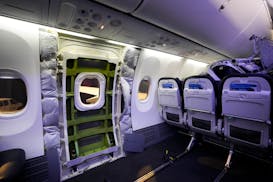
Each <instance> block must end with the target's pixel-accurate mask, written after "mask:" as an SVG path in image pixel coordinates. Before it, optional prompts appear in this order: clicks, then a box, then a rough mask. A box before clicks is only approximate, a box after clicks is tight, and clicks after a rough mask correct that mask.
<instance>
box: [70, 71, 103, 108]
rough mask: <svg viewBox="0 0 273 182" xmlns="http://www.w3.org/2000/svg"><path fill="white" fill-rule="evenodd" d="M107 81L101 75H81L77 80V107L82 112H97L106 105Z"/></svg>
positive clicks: (75, 88) (75, 86)
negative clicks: (96, 110)
mask: <svg viewBox="0 0 273 182" xmlns="http://www.w3.org/2000/svg"><path fill="white" fill-rule="evenodd" d="M105 86H106V79H105V76H104V75H103V74H101V73H87V72H86V73H80V74H79V75H78V76H77V77H76V79H75V85H74V92H75V97H74V100H75V106H76V108H77V109H78V110H80V111H87V110H95V109H100V108H101V107H103V105H104V103H105Z"/></svg>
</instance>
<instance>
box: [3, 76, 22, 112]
mask: <svg viewBox="0 0 273 182" xmlns="http://www.w3.org/2000/svg"><path fill="white" fill-rule="evenodd" d="M0 88H1V89H0V114H14V113H17V112H19V111H21V110H22V109H24V108H25V106H26V103H27V91H26V85H25V83H24V81H23V80H22V79H20V78H17V77H16V76H14V77H13V76H12V75H8V76H5V75H0Z"/></svg>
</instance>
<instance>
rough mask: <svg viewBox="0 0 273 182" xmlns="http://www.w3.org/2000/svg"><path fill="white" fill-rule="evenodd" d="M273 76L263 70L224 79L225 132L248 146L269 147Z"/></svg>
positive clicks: (234, 140) (227, 136)
mask: <svg viewBox="0 0 273 182" xmlns="http://www.w3.org/2000/svg"><path fill="white" fill-rule="evenodd" d="M272 84H273V81H272V78H271V77H270V76H268V75H264V74H237V75H230V76H228V77H226V78H225V79H224V80H223V90H222V109H223V111H222V114H223V117H224V135H225V137H226V138H228V139H229V140H231V141H233V142H236V143H239V144H243V145H248V146H255V147H261V148H266V147H268V146H269V145H270V143H271V142H270V140H271V139H272V138H271V135H272V126H271V121H272V112H271V107H272Z"/></svg>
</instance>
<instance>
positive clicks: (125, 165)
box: [67, 134, 273, 182]
mask: <svg viewBox="0 0 273 182" xmlns="http://www.w3.org/2000/svg"><path fill="white" fill-rule="evenodd" d="M189 140H190V137H188V136H185V135H182V134H176V135H174V136H172V137H169V138H167V139H166V140H164V141H162V142H161V143H158V144H155V145H153V146H151V147H149V148H147V149H145V151H144V152H142V153H129V154H128V155H127V157H126V158H122V159H119V160H117V161H114V162H112V163H107V164H104V165H102V166H99V167H97V168H94V169H91V170H89V171H87V172H85V173H84V174H82V175H79V176H76V177H74V178H71V179H69V180H67V182H85V181H86V182H89V181H96V182H121V181H122V182H131V181H134V180H136V179H137V178H139V177H141V176H142V175H144V174H146V173H148V172H149V171H151V170H152V169H155V168H156V167H158V166H160V165H161V164H163V163H164V158H166V157H165V155H164V154H165V150H168V151H169V153H170V155H171V156H176V155H177V154H179V153H182V152H183V151H184V149H185V148H186V146H187V144H188V142H189ZM227 155H228V150H227V149H224V148H221V147H218V146H215V145H212V144H208V143H202V144H198V145H196V146H195V147H194V148H193V150H192V151H191V152H190V153H188V154H186V155H185V156H183V157H182V158H180V159H179V160H177V161H176V162H174V163H173V164H171V165H170V166H168V167H167V168H165V169H163V170H161V171H160V172H158V173H157V174H156V175H155V176H154V177H152V178H150V179H149V180H148V181H147V182H169V181H172V182H174V181H202V182H204V181H213V180H214V179H215V178H216V176H217V175H218V174H219V173H220V172H221V170H222V169H223V167H224V164H225V160H226V157H227ZM272 171H273V165H272V164H268V163H264V162H261V161H259V160H257V159H253V158H250V157H248V156H245V155H241V154H237V153H235V154H234V155H233V158H232V164H231V169H230V170H229V171H228V173H227V174H226V175H225V176H224V178H223V179H222V181H232V182H234V181H273V174H272Z"/></svg>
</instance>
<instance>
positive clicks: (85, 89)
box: [80, 78, 100, 104]
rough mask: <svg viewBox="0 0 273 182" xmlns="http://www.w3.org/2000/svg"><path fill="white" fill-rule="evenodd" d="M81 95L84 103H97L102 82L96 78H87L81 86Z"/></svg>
mask: <svg viewBox="0 0 273 182" xmlns="http://www.w3.org/2000/svg"><path fill="white" fill-rule="evenodd" d="M80 97H81V101H82V103H84V104H95V103H96V102H98V100H99V97H100V83H99V81H98V79H96V78H86V79H84V80H83V81H82V83H81V86H80Z"/></svg>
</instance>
